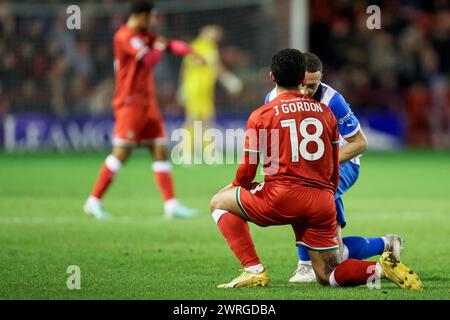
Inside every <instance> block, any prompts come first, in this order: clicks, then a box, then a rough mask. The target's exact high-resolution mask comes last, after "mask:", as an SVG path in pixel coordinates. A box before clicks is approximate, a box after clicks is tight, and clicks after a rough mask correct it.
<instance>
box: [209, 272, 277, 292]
mask: <svg viewBox="0 0 450 320" xmlns="http://www.w3.org/2000/svg"><path fill="white" fill-rule="evenodd" d="M268 284H269V276H268V275H267V271H266V270H264V271H263V272H261V273H250V272H247V271H244V272H242V273H241V275H240V276H239V277H237V278H235V279H233V280H232V281H231V282H229V283H223V284H219V285H218V286H217V288H242V287H257V286H261V287H265V286H267V285H268Z"/></svg>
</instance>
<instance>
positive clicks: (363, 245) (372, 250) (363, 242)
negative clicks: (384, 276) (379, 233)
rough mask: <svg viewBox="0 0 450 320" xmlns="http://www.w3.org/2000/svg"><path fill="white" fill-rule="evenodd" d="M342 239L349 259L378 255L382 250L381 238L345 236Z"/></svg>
mask: <svg viewBox="0 0 450 320" xmlns="http://www.w3.org/2000/svg"><path fill="white" fill-rule="evenodd" d="M342 241H343V242H344V245H345V246H346V247H347V249H348V258H349V259H359V260H364V259H367V258H370V257H373V256H377V255H380V254H382V253H383V251H384V241H383V239H382V238H364V237H345V238H342Z"/></svg>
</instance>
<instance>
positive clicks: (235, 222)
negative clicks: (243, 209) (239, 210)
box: [217, 212, 260, 268]
mask: <svg viewBox="0 0 450 320" xmlns="http://www.w3.org/2000/svg"><path fill="white" fill-rule="evenodd" d="M217 226H218V227H219V229H220V232H222V235H223V236H224V238H225V240H226V241H227V243H228V246H229V247H230V248H231V250H232V251H233V252H234V254H235V255H236V257H237V258H238V259H239V262H240V263H241V265H243V266H244V268H247V267H251V266H254V265H257V264H259V263H260V261H259V258H258V256H257V255H256V250H255V245H254V244H253V240H252V237H251V235H250V229H249V227H248V223H247V222H246V221H244V220H243V219H242V218H240V217H238V216H236V215H234V214H232V213H230V212H225V213H223V214H222V215H221V217H220V219H219V221H218V222H217Z"/></svg>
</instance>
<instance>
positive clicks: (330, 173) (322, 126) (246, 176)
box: [211, 49, 422, 290]
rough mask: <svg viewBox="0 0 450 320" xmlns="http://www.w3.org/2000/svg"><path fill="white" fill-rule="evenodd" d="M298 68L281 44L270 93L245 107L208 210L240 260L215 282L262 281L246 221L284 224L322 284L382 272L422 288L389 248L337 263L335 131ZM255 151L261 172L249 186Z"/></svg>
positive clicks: (352, 281)
mask: <svg viewBox="0 0 450 320" xmlns="http://www.w3.org/2000/svg"><path fill="white" fill-rule="evenodd" d="M304 73H305V60H304V56H303V54H302V53H301V52H300V51H298V50H295V49H284V50H281V51H279V52H278V53H276V54H275V55H274V56H273V58H272V65H271V73H270V77H271V79H272V80H273V81H274V82H275V83H276V87H277V92H278V95H277V97H276V98H275V99H274V100H273V101H271V102H270V103H268V104H265V105H264V106H262V107H260V108H258V109H257V110H256V111H254V112H253V113H252V114H251V116H250V118H249V120H248V122H247V134H246V140H245V151H246V152H245V153H244V157H243V160H242V163H241V165H240V166H239V169H238V172H237V175H236V179H235V180H234V181H233V183H232V184H231V185H229V186H227V187H225V188H224V189H222V190H221V191H220V192H219V193H217V194H216V195H215V196H214V197H213V198H212V200H211V211H212V216H213V218H214V220H215V222H216V223H217V226H218V228H219V229H220V231H221V233H222V235H223V236H224V238H225V240H226V241H227V243H228V245H229V246H230V248H231V250H232V251H233V252H234V254H235V255H236V257H237V258H238V259H239V261H240V263H241V264H242V266H243V267H244V272H243V273H242V274H241V275H240V276H238V277H237V278H235V279H234V280H232V281H231V282H229V283H225V284H221V285H219V288H239V287H250V286H265V285H267V284H268V283H269V278H268V274H267V271H266V270H265V267H264V265H263V264H262V263H261V261H260V260H259V257H258V256H257V254H256V250H255V247H254V244H253V241H252V238H251V235H250V232H249V227H248V224H247V221H251V222H253V223H255V224H256V225H259V226H261V227H267V226H273V225H286V224H289V225H291V226H292V228H293V231H294V233H295V238H296V243H297V244H301V245H302V246H305V247H306V248H307V249H308V253H309V256H310V257H311V264H312V268H313V269H314V272H315V274H316V278H317V280H318V282H319V283H321V284H323V285H327V284H328V285H330V286H333V287H334V286H357V285H363V284H366V283H368V282H370V280H371V279H374V278H387V279H389V280H391V281H392V282H394V283H395V284H397V285H399V286H400V287H402V288H405V289H413V290H420V289H422V284H421V281H420V279H419V277H418V276H417V275H416V274H415V273H414V272H413V271H412V270H411V269H410V268H408V267H407V266H405V265H404V264H402V263H401V262H400V261H399V260H398V259H397V258H396V257H395V256H394V255H393V254H392V253H391V252H385V253H384V254H383V255H382V256H381V257H380V259H379V261H378V262H369V261H362V260H357V259H348V260H346V261H344V262H342V263H340V264H339V256H338V249H339V242H338V239H337V237H336V207H335V203H334V194H335V192H336V189H337V186H338V181H339V132H338V128H337V122H336V119H335V117H334V115H333V113H332V112H331V110H330V109H329V108H328V107H327V106H326V105H324V104H320V103H319V102H317V101H315V100H312V99H310V98H309V97H308V96H305V95H302V94H301V93H300V92H299V91H298V86H299V85H300V84H301V83H302V82H303V79H304ZM262 152H264V153H263V155H264V158H265V161H264V165H263V168H264V171H265V179H264V182H263V183H261V184H256V185H255V184H254V183H253V179H254V177H255V174H256V170H257V168H258V161H259V155H260V153H262Z"/></svg>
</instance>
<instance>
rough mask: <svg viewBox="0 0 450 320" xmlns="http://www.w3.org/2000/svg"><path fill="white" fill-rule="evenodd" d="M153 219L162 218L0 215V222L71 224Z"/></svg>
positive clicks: (161, 217)
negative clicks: (103, 218) (98, 218)
mask: <svg viewBox="0 0 450 320" xmlns="http://www.w3.org/2000/svg"><path fill="white" fill-rule="evenodd" d="M154 220H161V221H162V220H164V217H163V216H162V215H161V216H148V217H130V216H119V217H113V218H111V219H108V220H95V219H94V218H90V217H83V216H82V215H81V216H78V217H75V216H74V217H70V216H64V217H58V216H56V217H49V216H37V217H23V216H22V217H0V224H72V223H74V222H93V223H95V222H99V223H137V222H139V223H140V222H147V221H154Z"/></svg>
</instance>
